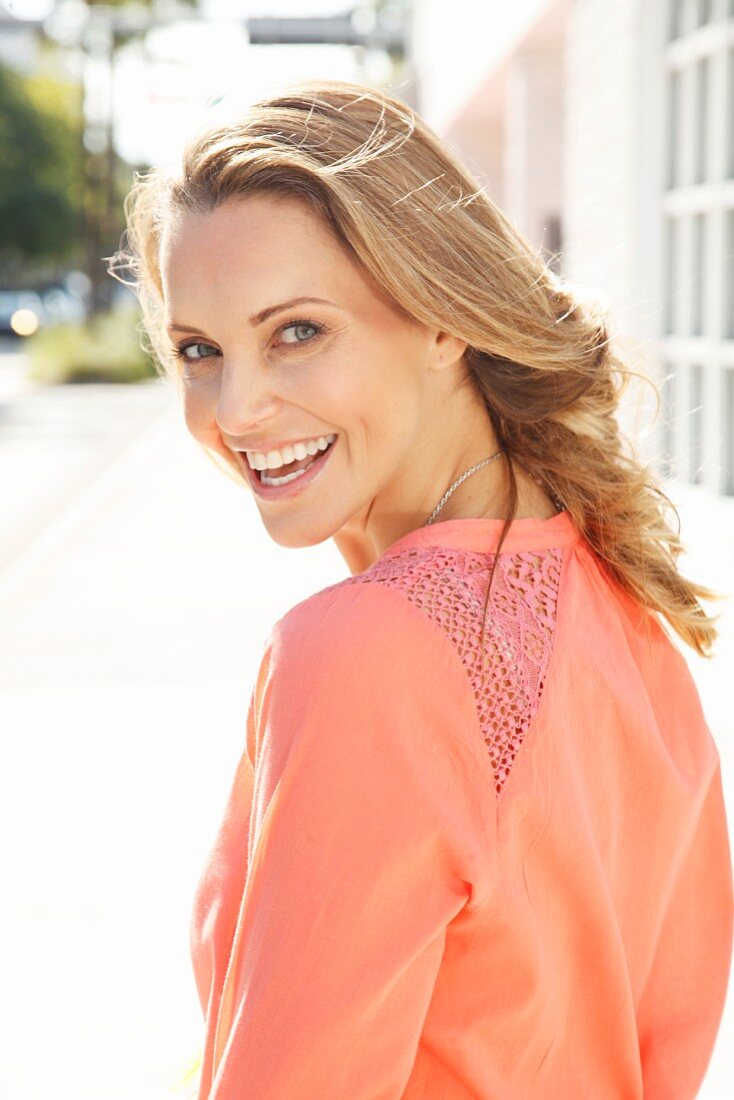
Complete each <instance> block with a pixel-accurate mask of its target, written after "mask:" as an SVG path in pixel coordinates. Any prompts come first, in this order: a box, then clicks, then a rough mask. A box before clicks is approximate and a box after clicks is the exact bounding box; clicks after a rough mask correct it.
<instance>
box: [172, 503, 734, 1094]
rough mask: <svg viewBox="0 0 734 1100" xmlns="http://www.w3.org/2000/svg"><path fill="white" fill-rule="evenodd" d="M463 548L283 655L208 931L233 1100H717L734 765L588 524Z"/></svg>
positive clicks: (267, 651)
mask: <svg viewBox="0 0 734 1100" xmlns="http://www.w3.org/2000/svg"><path fill="white" fill-rule="evenodd" d="M501 528H502V523H501V521H499V520H490V519H459V520H447V521H444V522H442V523H436V524H434V525H431V526H428V527H422V528H419V529H417V530H414V531H412V532H409V533H408V534H407V535H405V536H403V537H402V538H400V539H398V540H397V541H396V542H394V543H393V544H392V545H391V546H390V547H389V548H388V549H387V550H386V551H385V552H384V553H383V554H382V556H381V557H380V558H379V559H378V560H377V561H376V562H375V564H374V565H373V566H372V567H371V568H369V569H367V570H366V571H365V572H363V573H360V574H357V575H355V576H353V577H347V578H346V579H345V580H343V581H341V582H340V583H337V584H334V585H331V586H330V587H328V588H325V589H323V590H322V591H320V592H317V593H316V594H315V595H313V596H311V597H310V598H308V599H306V600H304V601H302V602H301V603H299V604H297V605H296V606H295V607H293V608H292V609H291V610H290V611H289V612H288V613H287V614H286V615H285V616H284V617H283V618H281V619H280V620H279V621H278V622H277V623H276V625H275V627H274V628H273V631H272V633H271V635H270V637H269V638H268V641H267V643H266V645H265V648H264V653H263V657H262V664H261V667H260V670H259V674H258V676H257V681H256V684H255V687H254V691H253V694H252V699H251V702H250V707H249V711H248V721H247V745H246V749H245V751H244V752H243V755H242V758H241V761H240V764H239V767H238V769H237V773H236V775H235V778H234V784H233V787H232V791H231V796H230V799H229V802H228V805H227V807H226V812H225V816H224V820H223V822H222V826H221V830H220V832H219V835H218V837H217V840H216V843H215V846H214V849H213V851H212V855H211V859H210V861H209V863H208V866H207V868H206V869H205V872H204V875H203V877H202V879H201V882H200V885H199V887H198V890H197V893H196V898H195V903H194V912H193V916H192V924H191V945H192V954H193V962H194V969H195V974H196V981H197V987H198V991H199V996H200V999H201V1003H202V1007H203V1009H204V1013H205V1016H206V1036H205V1045H204V1052H203V1065H202V1072H201V1084H200V1091H199V1096H200V1098H207V1100H397V1098H399V1097H401V1098H403V1100H536V1098H538V1100H539V1098H541V1097H543V1098H554V1100H561V1098H562V1100H577V1098H584V1100H586V1098H590V1097H593V1098H594V1100H621V1098H624V1100H632V1098H636V1097H643V1096H644V1097H645V1100H690V1098H692V1097H694V1096H695V1095H696V1093H697V1090H698V1088H699V1086H700V1084H701V1081H702V1079H703V1077H704V1073H705V1070H706V1067H707V1065H708V1062H709V1060H710V1057H711V1053H712V1049H713V1046H714V1042H715V1038H716V1035H717V1030H718V1027H719V1023H720V1019H721V1016H722V1013H723V1006H724V1000H725V994H726V989H727V983H728V977H729V969H730V963H731V950H732V923H733V903H732V864H731V855H730V847H729V837H728V831H727V820H726V813H725V807H724V801H723V796H722V783H721V773H720V761H719V755H718V752H717V749H716V746H715V744H714V741H713V739H712V736H711V733H710V731H709V729H708V727H707V724H706V721H705V719H704V715H703V713H702V710H701V704H700V701H699V696H698V693H697V691H696V688H695V686H694V682H693V680H692V678H691V675H690V673H689V670H688V666H687V665H686V662H685V660H684V658H683V656H682V655H681V653H680V652H679V650H678V649H677V648H676V647H675V646H674V645H673V644H672V641H671V640H670V637H669V636H668V634H667V633H665V632H664V630H663V629H662V625H661V622H660V621H659V620H658V618H657V617H656V616H654V615H650V614H648V613H645V612H644V611H643V610H642V609H641V608H640V607H639V605H637V604H636V603H635V602H634V601H633V600H632V599H631V598H630V597H629V596H628V595H627V594H625V592H624V591H623V590H622V589H621V588H620V587H619V586H618V585H617V584H615V583H614V582H613V581H612V580H611V579H610V578H609V576H608V574H606V573H605V572H604V570H603V569H602V566H601V563H600V560H599V559H598V558H597V557H596V556H595V555H594V554H593V552H592V550H591V548H590V547H589V545H588V543H586V541H585V540H584V539H583V538H582V537H581V535H580V533H579V532H578V530H577V529H576V528H575V527H574V525H573V524H572V522H571V519H570V517H569V516H568V514H567V513H566V512H560V513H558V514H557V515H556V516H554V517H553V518H551V519H547V520H539V519H520V520H515V522H514V523H513V525H512V527H511V529H510V532H509V534H508V537H507V539H506V540H505V543H504V544H503V546H502V549H501V552H500V554H499V555H498V564H497V568H496V571H495V575H494V579H493V581H492V597H491V601H490V607H489V611H488V616H487V627H486V638H485V654H486V659H485V668H484V671H483V670H482V663H481V660H480V648H479V641H480V632H481V624H482V612H483V606H484V595H485V593H486V584H487V579H488V572H489V566H490V565H491V562H492V560H493V558H494V557H495V556H497V555H496V554H494V553H493V552H492V551H493V549H495V550H496V546H497V541H498V538H499V534H500V531H501Z"/></svg>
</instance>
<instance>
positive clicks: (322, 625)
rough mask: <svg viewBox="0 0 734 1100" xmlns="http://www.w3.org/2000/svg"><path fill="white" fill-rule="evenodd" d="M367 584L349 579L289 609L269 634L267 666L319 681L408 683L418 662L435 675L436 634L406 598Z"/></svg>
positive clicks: (439, 645)
mask: <svg viewBox="0 0 734 1100" xmlns="http://www.w3.org/2000/svg"><path fill="white" fill-rule="evenodd" d="M368 572H369V571H368ZM371 581H372V578H371V577H369V576H368V574H367V573H366V574H359V575H358V576H356V577H348V578H346V579H345V580H343V581H340V582H339V583H337V584H333V585H329V587H327V588H323V589H321V590H320V591H319V592H316V593H314V594H313V595H312V596H309V597H307V598H306V599H304V600H301V601H300V602H299V603H297V604H296V605H295V606H294V607H292V608H291V609H290V610H289V611H288V612H286V614H285V615H283V616H282V617H281V618H280V619H279V620H278V621H277V622H276V623H275V625H274V627H273V628H272V630H271V634H270V638H269V643H268V646H269V649H270V652H271V658H270V659H271V664H273V665H275V666H277V667H278V668H281V669H287V670H288V671H289V672H291V673H296V672H299V673H302V674H305V675H308V676H309V677H312V678H316V679H317V680H320V681H323V680H333V678H334V677H336V676H339V675H340V674H342V673H345V672H350V673H351V674H352V675H355V674H359V675H360V676H361V677H362V678H363V679H364V678H366V677H370V676H373V675H375V674H377V675H381V676H384V675H387V673H388V671H389V670H393V672H391V678H392V676H393V675H400V676H402V677H403V679H405V678H406V677H407V678H408V679H410V678H412V677H413V676H414V675H415V674H416V673H417V672H420V666H421V662H423V663H424V664H425V665H426V666H427V667H428V668H430V669H433V670H434V671H435V669H436V664H437V662H438V663H439V664H440V663H441V659H442V651H443V649H444V646H445V644H446V642H445V639H444V638H443V637H442V635H441V632H440V631H437V630H436V628H435V626H434V625H433V624H432V623H431V622H430V620H429V619H427V618H426V616H425V615H422V614H421V613H420V611H419V610H418V609H417V608H416V607H414V606H413V605H412V603H411V601H410V600H409V599H408V598H406V595H407V594H406V593H405V592H401V591H399V590H398V589H397V588H396V587H393V586H389V585H384V584H377V583H371ZM444 656H445V655H444Z"/></svg>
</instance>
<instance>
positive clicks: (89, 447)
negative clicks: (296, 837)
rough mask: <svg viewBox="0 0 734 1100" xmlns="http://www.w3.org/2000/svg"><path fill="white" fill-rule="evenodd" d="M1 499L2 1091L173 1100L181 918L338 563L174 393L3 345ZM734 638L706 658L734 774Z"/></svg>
mask: <svg viewBox="0 0 734 1100" xmlns="http://www.w3.org/2000/svg"><path fill="white" fill-rule="evenodd" d="M678 498H679V499H680V501H681V514H682V517H683V522H684V531H686V530H689V527H690V534H691V538H692V543H693V545H692V548H691V553H690V555H689V561H690V565H691V572H695V574H696V575H700V576H702V577H706V579H707V580H708V581H710V583H712V584H722V585H723V584H727V583H728V585H729V590H731V588H732V587H734V585H732V583H731V563H732V562H734V510H732V509H723V508H719V509H718V510H716V511H714V510H712V507H711V503H710V502H708V501H706V500H705V498H703V497H701V496H700V494H699V495H696V494H688V495H686V491H685V490H683V489H682V488H681V489H680V490H679V494H678ZM732 503H733V504H734V502H732ZM727 504H728V502H727ZM0 507H2V515H3V518H4V521H5V522H4V523H3V525H2V528H1V529H0V712H1V713H2V715H3V731H4V733H5V736H4V738H3V741H2V746H3V750H2V751H3V754H4V756H3V760H2V767H0V817H1V819H2V832H3V835H4V836H5V837H6V838H10V840H9V843H7V844H6V846H5V852H4V854H3V881H4V885H5V887H6V891H7V893H6V897H8V896H9V897H11V898H12V899H13V905H12V908H11V909H10V910H9V912H8V911H6V912H5V913H4V915H3V917H2V921H3V928H2V935H1V936H0V968H1V972H2V973H3V976H4V986H5V988H6V990H7V989H8V988H10V989H11V990H12V991H13V992H12V997H11V998H6V1003H7V1004H8V1005H9V1011H8V1014H7V1015H8V1018H7V1019H6V1020H4V1021H3V1022H2V1027H3V1033H4V1036H5V1040H6V1044H5V1050H6V1055H5V1057H4V1059H3V1065H2V1067H0V1095H3V1096H12V1097H13V1100H48V1097H50V1096H55V1095H59V1094H60V1092H61V1091H63V1092H64V1093H66V1092H67V1091H69V1093H70V1094H71V1092H73V1095H74V1096H75V1098H76V1100H118V1098H119V1100H130V1097H133V1096H134V1097H135V1098H136V1100H148V1098H151V1100H153V1098H155V1100H160V1098H161V1097H163V1096H166V1095H169V1086H170V1083H171V1082H172V1080H173V1079H174V1078H175V1075H176V1073H177V1071H178V1069H179V1068H180V1067H181V1066H182V1064H183V1063H184V1062H185V1061H186V1059H187V1057H188V1055H189V1054H190V1053H191V1052H192V1051H194V1050H195V1048H196V1046H197V1044H198V1042H199V1040H200V1037H201V1016H200V1010H199V1006H198V1003H197V1001H196V997H195V991H194V986H193V979H192V977H191V973H190V970H189V964H188V941H187V934H188V914H189V910H190V903H191V896H192V893H193V890H194V887H195V882H196V878H197V876H198V873H199V871H200V869H201V866H202V865H203V862H204V859H205V857H206V853H207V849H208V846H209V844H210V842H211V840H212V839H213V835H214V831H215V829H216V826H217V824H218V820H219V815H220V812H221V809H222V806H223V804H224V800H225V798H226V795H227V793H228V788H229V783H230V780H231V775H232V773H233V771H234V766H235V763H236V760H237V757H238V755H239V752H240V751H241V740H242V736H243V730H244V718H245V713H246V707H247V702H248V697H249V692H250V688H251V684H252V682H253V679H254V675H255V670H256V668H257V662H258V659H259V654H260V651H261V647H262V643H263V641H264V639H265V637H266V634H267V631H268V630H269V628H270V626H271V625H272V623H273V621H274V620H275V619H276V618H277V617H278V616H279V615H280V614H282V613H283V612H284V611H285V610H286V609H287V608H288V607H290V606H292V604H293V603H295V602H296V601H297V600H298V599H301V598H303V597H305V596H306V595H308V594H309V593H311V592H313V591H315V590H316V589H318V588H320V587H323V586H324V585H326V584H329V583H331V582H332V581H334V580H338V579H339V578H340V577H342V576H344V575H346V570H345V566H344V564H343V562H342V560H341V558H340V557H339V555H338V553H337V552H336V550H335V549H334V548H333V546H331V544H325V545H322V546H319V547H313V548H311V549H308V550H299V551H298V556H297V558H296V557H295V556H294V554H295V552H294V551H290V550H284V549H283V548H281V547H278V546H276V545H275V544H273V543H272V542H271V541H270V540H269V538H268V537H267V535H266V534H265V533H264V531H263V530H262V527H261V525H260V521H259V517H258V514H257V509H256V507H255V505H254V503H253V502H252V500H251V499H250V498H249V496H248V495H247V494H246V493H244V492H243V491H242V490H240V489H238V488H237V486H235V485H234V484H232V483H230V482H229V481H228V480H227V479H226V478H224V477H222V475H221V474H220V473H219V472H218V471H217V470H216V469H215V468H214V467H213V466H212V465H211V464H210V463H208V462H207V461H206V459H205V458H204V457H203V456H202V454H201V452H200V451H199V450H198V449H197V448H196V446H195V445H194V444H193V442H192V441H190V440H189V438H188V436H187V435H186V432H185V429H184V426H183V422H182V418H181V414H180V411H179V409H178V407H177V405H176V402H175V398H174V396H173V395H172V394H171V393H170V392H169V391H168V390H167V389H166V388H165V387H164V386H163V385H162V384H161V383H159V382H153V383H148V384H145V385H141V386H132V387H127V386H97V385H94V386H92V385H89V386H74V387H64V388H60V389H43V390H35V389H33V388H32V387H31V388H28V386H27V385H26V383H25V381H24V370H23V364H22V360H20V359H19V358H18V357H17V356H16V357H15V359H12V357H9V356H8V355H7V354H6V355H3V354H2V350H1V349H0ZM731 622H732V611H731V607H729V609H728V610H727V617H726V619H725V638H724V643H723V646H722V651H721V655H720V656H719V658H717V660H716V661H715V662H713V663H711V664H706V663H705V662H700V661H696V659H695V658H692V659H691V665H692V667H693V668H694V674H695V675H696V677H697V681H698V682H699V684H700V685H701V690H702V694H703V695H704V705H705V708H706V710H707V717H708V718H709V722H710V724H711V725H712V728H714V729H715V731H716V736H717V741H718V743H719V744H720V747H721V751H722V755H726V756H727V758H728V760H729V761H730V762H731V765H734V753H733V750H732V747H731V746H732V743H733V735H734V725H733V723H732V708H731V706H730V704H729V703H728V692H727V690H726V689H727V687H728V684H727V683H726V674H725V669H726V668H727V667H728V669H729V673H730V670H731V668H732V667H734V664H733V663H732V660H731V659H732V656H733V655H734V644H733V639H734V631H733V630H732V628H731ZM732 771H734V767H731V766H730V767H729V774H730V776H731V773H732ZM731 777H732V778H734V776H731ZM730 793H731V792H730ZM729 805H730V806H732V805H734V800H732V799H730V801H729ZM732 821H733V822H734V816H732ZM730 999H731V998H730ZM731 1017H732V1013H731V1010H729V1009H728V1010H727V1016H726V1018H725V1021H724V1024H723V1025H722V1031H721V1033H720V1038H719V1043H718V1045H717V1051H716V1054H715V1056H714V1060H713V1063H712V1067H711V1071H710V1073H709V1077H708V1080H707V1084H706V1087H705V1088H704V1090H703V1091H702V1093H701V1097H702V1098H703V1100H723V1098H724V1097H725V1096H727V1097H728V1096H729V1095H731V1089H730V1082H731V1080H732V1075H731V1071H732V1068H734V1067H733V1066H732V1061H731V1056H729V1062H728V1064H727V1054H726V1048H727V1047H728V1048H730V1049H731V1048H734V1043H733V1042H732V1037H733V1036H734V1027H733V1026H732V1019H731ZM31 1025H32V1026H31ZM39 1035H42V1036H43V1057H42V1058H39V1056H38V1049H37V1043H38V1040H37V1036H39ZM59 1082H63V1085H62V1086H59ZM72 1082H73V1086H72V1084H71V1083H72Z"/></svg>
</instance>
